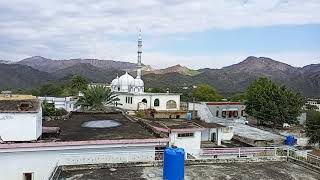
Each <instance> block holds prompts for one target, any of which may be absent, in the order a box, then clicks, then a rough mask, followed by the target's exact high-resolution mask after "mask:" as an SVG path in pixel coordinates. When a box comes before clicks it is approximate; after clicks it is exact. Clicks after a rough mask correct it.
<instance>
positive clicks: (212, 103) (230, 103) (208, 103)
mask: <svg viewBox="0 0 320 180" xmlns="http://www.w3.org/2000/svg"><path fill="white" fill-rule="evenodd" d="M207 105H242V103H241V102H207Z"/></svg>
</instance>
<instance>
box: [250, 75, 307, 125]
mask: <svg viewBox="0 0 320 180" xmlns="http://www.w3.org/2000/svg"><path fill="white" fill-rule="evenodd" d="M246 94H247V95H246V102H245V105H246V109H245V111H246V113H247V114H249V115H250V116H253V117H255V118H257V120H258V121H259V122H260V123H262V124H264V123H271V124H273V125H282V124H283V123H290V124H293V123H297V117H298V116H299V115H300V113H301V108H302V105H303V100H302V97H301V96H300V94H298V93H295V92H293V91H291V90H289V89H287V88H286V87H285V86H279V85H277V84H275V83H273V82H272V81H271V80H270V79H268V78H266V77H261V78H259V79H257V80H255V81H254V82H252V83H251V85H250V86H249V88H248V90H247V93H246Z"/></svg>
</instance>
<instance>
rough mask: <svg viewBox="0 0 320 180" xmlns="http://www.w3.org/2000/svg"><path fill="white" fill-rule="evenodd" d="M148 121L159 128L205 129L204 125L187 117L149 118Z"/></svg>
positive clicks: (179, 129)
mask: <svg viewBox="0 0 320 180" xmlns="http://www.w3.org/2000/svg"><path fill="white" fill-rule="evenodd" d="M148 123H149V124H150V125H151V126H153V127H155V128H158V130H160V129H163V130H167V131H168V130H171V131H196V130H203V129H204V127H202V126H200V125H198V124H196V123H193V122H192V121H187V120H186V119H149V121H148Z"/></svg>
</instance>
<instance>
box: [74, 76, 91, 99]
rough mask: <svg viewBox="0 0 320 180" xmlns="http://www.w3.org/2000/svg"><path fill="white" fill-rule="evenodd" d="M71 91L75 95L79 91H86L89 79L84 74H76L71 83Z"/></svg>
mask: <svg viewBox="0 0 320 180" xmlns="http://www.w3.org/2000/svg"><path fill="white" fill-rule="evenodd" d="M70 87H71V92H72V94H73V95H76V94H77V93H79V91H84V90H85V89H87V87H88V80H87V79H86V78H84V77H82V76H79V75H74V76H73V77H72V79H71V83H70Z"/></svg>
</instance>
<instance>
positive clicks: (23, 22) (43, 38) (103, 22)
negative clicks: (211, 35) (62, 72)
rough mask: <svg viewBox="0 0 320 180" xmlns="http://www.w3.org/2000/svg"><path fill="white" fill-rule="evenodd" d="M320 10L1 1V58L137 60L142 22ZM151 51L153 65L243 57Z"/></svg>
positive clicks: (240, 1)
mask: <svg viewBox="0 0 320 180" xmlns="http://www.w3.org/2000/svg"><path fill="white" fill-rule="evenodd" d="M319 9H320V1H319V0H308V1H301V0H290V1H287V0H201V1H195V0H136V1H133V0H113V1H111V0H109V1H106V0H93V1H88V0H73V1H65V0H55V1H53V0H41V1H34V0H29V1H23V0H20V1H19V0H10V1H0V50H1V51H0V58H2V59H20V58H22V57H27V56H32V55H42V56H45V57H50V58H56V59H61V58H78V57H81V58H86V57H94V58H103V59H117V60H124V59H127V58H128V59H129V60H130V61H134V59H135V58H136V54H135V52H136V44H135V43H134V42H133V41H129V40H128V38H127V36H132V35H133V34H135V33H136V29H137V27H141V28H142V29H143V31H144V34H147V35H148V36H149V37H150V39H152V38H162V37H165V36H166V35H168V34H171V35H175V34H179V35H182V36H183V34H184V33H192V32H201V31H205V30H209V29H217V28H219V29H221V28H222V29H232V28H241V27H260V26H272V25H279V24H318V23H320V11H319ZM150 41H152V40H150ZM149 46H155V47H156V44H149ZM145 54H146V55H145V56H146V59H147V60H146V63H149V62H150V64H155V65H157V64H159V63H157V62H158V61H159V60H161V61H164V62H168V64H176V63H180V64H186V65H189V66H193V65H199V64H194V62H193V60H194V59H201V62H203V63H204V64H203V65H201V67H204V66H206V67H220V66H223V65H225V64H228V63H227V62H229V60H228V59H233V60H234V59H236V58H239V56H238V55H239V54H236V55H237V56H236V55H235V56H233V55H217V56H207V55H194V56H192V57H183V56H176V55H168V54H163V53H159V52H155V51H152V52H146V53H145ZM244 54H245V53H244ZM249 55H251V54H249ZM241 57H245V56H241ZM279 57H281V56H279ZM233 60H232V61H233ZM173 62H174V63H173ZM165 64H167V63H162V65H165Z"/></svg>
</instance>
